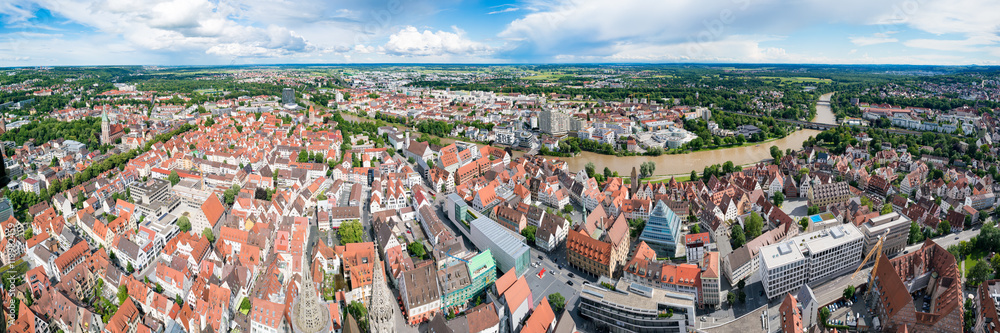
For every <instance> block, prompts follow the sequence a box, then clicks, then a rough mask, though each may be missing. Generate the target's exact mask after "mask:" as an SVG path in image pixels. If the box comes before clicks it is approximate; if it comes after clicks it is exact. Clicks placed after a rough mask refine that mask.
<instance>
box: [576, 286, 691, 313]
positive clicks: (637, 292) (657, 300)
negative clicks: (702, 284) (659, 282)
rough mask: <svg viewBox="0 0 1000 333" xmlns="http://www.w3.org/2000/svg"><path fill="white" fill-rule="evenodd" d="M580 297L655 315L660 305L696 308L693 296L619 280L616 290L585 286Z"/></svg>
mask: <svg viewBox="0 0 1000 333" xmlns="http://www.w3.org/2000/svg"><path fill="white" fill-rule="evenodd" d="M580 297H584V298H587V299H591V300H594V301H596V302H599V303H605V304H609V305H617V306H624V307H628V308H632V309H634V310H636V311H644V312H652V313H655V312H656V311H657V309H658V308H659V304H670V305H673V306H678V307H694V306H695V300H694V297H695V296H693V295H688V294H681V293H673V292H669V291H666V290H663V289H659V288H651V287H646V286H642V285H639V284H637V283H629V282H626V281H625V280H619V281H618V282H617V283H616V284H615V290H607V289H605V288H604V287H601V286H600V285H596V284H591V283H588V284H584V285H583V292H582V293H580Z"/></svg>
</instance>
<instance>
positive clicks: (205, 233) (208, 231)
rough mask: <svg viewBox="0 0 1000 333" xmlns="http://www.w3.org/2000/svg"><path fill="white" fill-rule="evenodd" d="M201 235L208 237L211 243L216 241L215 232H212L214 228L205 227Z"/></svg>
mask: <svg viewBox="0 0 1000 333" xmlns="http://www.w3.org/2000/svg"><path fill="white" fill-rule="evenodd" d="M201 236H202V237H205V238H207V239H208V242H209V243H215V234H214V233H212V228H207V227H206V228H205V230H202V231H201Z"/></svg>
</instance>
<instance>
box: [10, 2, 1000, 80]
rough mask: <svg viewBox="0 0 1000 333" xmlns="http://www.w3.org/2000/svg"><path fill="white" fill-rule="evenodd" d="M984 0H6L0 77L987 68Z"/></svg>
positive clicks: (991, 35)
mask: <svg viewBox="0 0 1000 333" xmlns="http://www.w3.org/2000/svg"><path fill="white" fill-rule="evenodd" d="M997 22H1000V3H997V2H990V1H985V0H961V1H957V2H956V1H942V0H902V1H891V2H871V1H857V0H847V1H838V2H819V1H814V2H791V1H753V0H730V1H712V2H707V3H703V2H696V1H671V2H664V3H650V2H642V1H616V2H608V1H583V0H561V1H543V0H528V1H503V2H500V1H483V2H469V1H458V0H451V1H406V2H401V1H397V0H387V1H353V0H352V1H338V2H335V3H326V2H323V1H299V2H295V3H291V2H274V1H257V0H241V1H210V0H166V1H148V2H125V1H98V2H90V1H82V0H81V1H71V0H66V1H45V0H14V1H11V2H8V3H6V4H5V5H3V6H0V36H2V37H0V39H2V40H3V41H4V43H2V44H3V45H0V63H2V64H3V65H4V66H68V65H255V64H297V63H303V64H307V63H323V64H325V63H332V64H341V63H489V64H507V63H510V64H521V63H821V64H915V65H971V64H976V65H998V64H1000V61H998V59H1000V35H998V33H1000V24H998V23H997Z"/></svg>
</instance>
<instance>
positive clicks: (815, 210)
mask: <svg viewBox="0 0 1000 333" xmlns="http://www.w3.org/2000/svg"><path fill="white" fill-rule="evenodd" d="M806 214H809V215H815V214H819V207H816V206H809V208H807V209H806Z"/></svg>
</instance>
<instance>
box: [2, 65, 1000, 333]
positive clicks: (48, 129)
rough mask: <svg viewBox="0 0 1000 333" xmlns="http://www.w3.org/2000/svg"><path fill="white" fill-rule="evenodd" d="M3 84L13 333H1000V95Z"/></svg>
mask: <svg viewBox="0 0 1000 333" xmlns="http://www.w3.org/2000/svg"><path fill="white" fill-rule="evenodd" d="M914 71H915V69H913V68H911V67H908V66H900V67H897V66H824V67H819V66H816V67H811V66H796V65H769V66H753V65H737V66H736V67H732V66H715V65H545V66H541V65H538V66H536V65H511V66H501V65H419V66H416V65H415V66H407V65H371V66H350V65H310V66H297V65H287V66H228V67H218V68H216V67H159V66H131V67H130V66H123V67H30V68H29V67H25V68H6V69H4V70H3V71H0V113H2V115H0V141H2V147H3V149H2V151H0V153H2V155H0V156H2V161H3V166H4V168H3V173H2V174H0V179H2V180H3V183H4V184H5V185H4V188H3V190H2V194H3V197H2V198H0V224H2V228H0V254H2V255H0V263H2V264H3V266H2V268H0V276H2V278H3V279H2V288H3V292H0V297H2V302H0V304H2V305H3V308H2V310H3V311H2V314H0V317H2V318H0V319H3V320H4V321H3V324H2V325H3V327H5V328H6V331H7V332H26V333H42V332H110V333H137V332H156V333H161V332H163V333H165V332H171V333H172V332H274V333H277V332H372V333H375V332H454V333H465V332H475V333H478V332H493V333H505V332H532V333H542V332H544V333H572V332H785V333H793V332H795V333H801V332H956V333H961V332H1000V328H997V323H998V320H1000V317H998V312H997V308H998V307H1000V256H997V255H996V252H998V251H1000V229H997V227H996V216H997V214H996V206H997V205H998V202H997V200H996V194H995V193H996V192H997V191H1000V184H997V183H995V180H996V179H997V178H998V177H1000V172H998V170H997V165H998V161H997V155H998V151H997V150H998V148H1000V144H998V141H1000V120H998V119H997V118H996V117H997V114H1000V102H998V99H1000V75H998V74H997V73H996V71H995V70H988V69H983V70H977V69H975V68H965V67H962V68H959V67H955V68H950V67H933V68H928V69H927V70H926V71H920V72H914Z"/></svg>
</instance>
